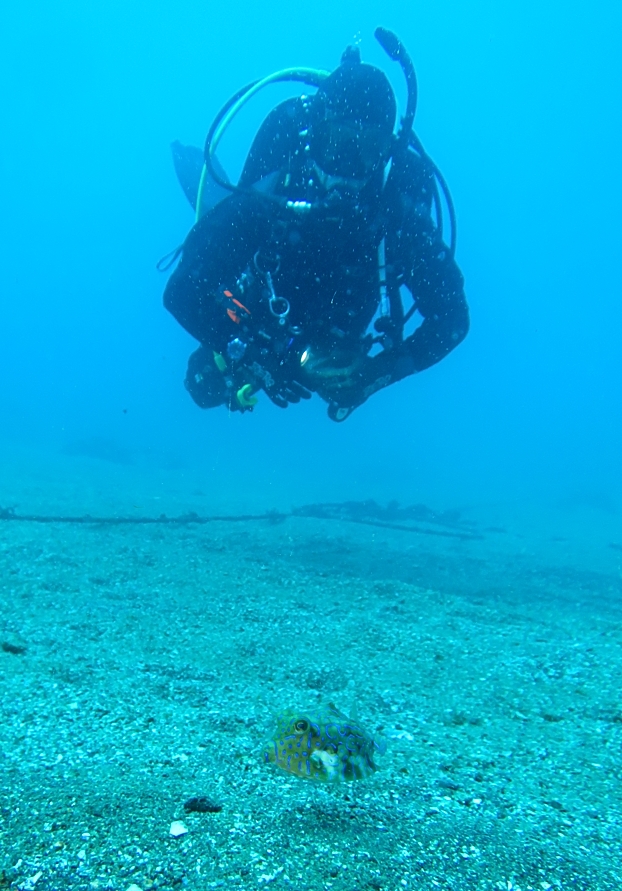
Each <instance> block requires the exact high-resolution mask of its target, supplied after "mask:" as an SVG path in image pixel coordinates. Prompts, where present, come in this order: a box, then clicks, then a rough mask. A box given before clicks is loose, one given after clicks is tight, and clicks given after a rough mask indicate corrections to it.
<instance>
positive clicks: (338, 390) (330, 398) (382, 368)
mask: <svg viewBox="0 0 622 891" xmlns="http://www.w3.org/2000/svg"><path fill="white" fill-rule="evenodd" d="M393 363H394V358H393V357H392V356H390V355H389V354H388V353H386V352H385V353H379V354H378V355H376V356H364V357H360V358H359V359H358V361H357V362H356V364H354V365H353V366H350V368H348V369H347V371H346V373H341V374H336V375H332V376H330V375H326V374H325V375H324V376H322V378H321V379H318V380H316V382H315V383H316V386H315V389H316V390H317V392H318V394H319V395H320V396H321V397H322V399H324V400H325V401H326V402H330V403H332V404H334V405H336V406H339V407H342V408H349V409H355V408H357V407H358V406H359V405H362V404H363V403H364V402H366V401H367V399H369V397H370V396H371V395H372V394H373V393H376V392H377V391H378V390H381V389H382V388H383V387H386V386H388V385H389V384H390V383H391V381H392V380H393V374H392V371H393Z"/></svg>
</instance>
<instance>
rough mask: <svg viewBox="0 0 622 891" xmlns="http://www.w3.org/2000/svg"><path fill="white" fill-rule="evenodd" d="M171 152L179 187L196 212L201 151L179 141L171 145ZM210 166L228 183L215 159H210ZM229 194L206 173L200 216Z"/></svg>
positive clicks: (201, 168) (201, 158) (225, 175)
mask: <svg viewBox="0 0 622 891" xmlns="http://www.w3.org/2000/svg"><path fill="white" fill-rule="evenodd" d="M171 150H172V152H173V164H174V165H175V173H176V174H177V179H178V180H179V185H180V186H181V187H182V189H183V192H184V195H185V196H186V198H187V199H188V201H189V202H190V204H191V205H192V208H193V210H195V211H196V209H197V194H198V191H199V182H200V181H201V171H202V170H203V150H202V149H200V148H197V147H196V146H194V145H182V144H181V142H179V141H176V142H173V143H172V145H171ZM212 164H213V165H214V169H215V170H216V173H217V174H218V175H219V176H220V177H221V178H222V179H224V180H226V181H227V182H229V177H228V176H227V174H226V173H225V171H224V169H223V167H222V165H221V163H220V161H219V160H218V159H217V158H212ZM230 194H231V192H230V191H229V190H228V189H225V188H223V186H220V185H218V183H216V182H214V180H213V179H212V177H211V176H210V175H209V173H208V174H207V177H206V181H205V184H204V186H203V195H202V198H201V213H200V216H203V214H204V213H207V211H208V210H210V209H211V208H212V207H214V205H216V204H218V202H219V201H222V199H223V198H226V196H227V195H230Z"/></svg>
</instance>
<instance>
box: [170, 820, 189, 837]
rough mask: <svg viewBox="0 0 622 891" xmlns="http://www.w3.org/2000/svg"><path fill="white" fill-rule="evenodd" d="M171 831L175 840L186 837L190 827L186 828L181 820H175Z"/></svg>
mask: <svg viewBox="0 0 622 891" xmlns="http://www.w3.org/2000/svg"><path fill="white" fill-rule="evenodd" d="M169 831H170V834H171V835H172V836H173V838H179V836H180V835H185V834H186V833H187V832H188V827H187V826H184V824H183V823H182V822H181V820H173V822H172V823H171V828H170V830H169Z"/></svg>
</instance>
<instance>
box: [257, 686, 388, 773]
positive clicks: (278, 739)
mask: <svg viewBox="0 0 622 891" xmlns="http://www.w3.org/2000/svg"><path fill="white" fill-rule="evenodd" d="M385 748H386V746H385V744H384V742H383V741H382V740H379V739H377V738H374V737H373V736H370V734H368V733H367V732H366V731H365V730H364V729H363V728H362V727H361V725H360V724H359V723H358V721H356V720H353V719H352V718H348V716H347V715H344V714H343V712H340V711H339V709H337V708H336V707H335V706H334V705H333V703H332V702H330V703H328V705H326V706H324V707H321V708H317V707H316V708H315V709H309V710H308V711H305V712H299V711H295V710H292V709H290V710H289V711H286V712H283V714H281V715H279V716H278V718H277V728H276V732H275V734H274V737H273V739H272V741H271V742H270V744H269V745H268V746H266V748H265V749H264V752H263V760H264V762H265V763H266V764H275V765H276V766H277V767H279V768H280V769H281V770H284V771H286V772H287V773H291V774H294V776H297V777H302V778H303V779H309V780H318V781H320V782H326V783H339V782H344V781H345V782H351V781H352V780H362V779H365V777H368V776H369V775H370V774H372V773H373V772H374V771H375V770H376V765H375V764H374V754H375V753H376V752H379V753H380V754H382V753H383V752H384V751H385Z"/></svg>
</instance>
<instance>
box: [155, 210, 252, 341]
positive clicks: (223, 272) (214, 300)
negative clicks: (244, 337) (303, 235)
mask: <svg viewBox="0 0 622 891" xmlns="http://www.w3.org/2000/svg"><path fill="white" fill-rule="evenodd" d="M265 222H266V207H265V204H264V203H262V202H261V200H260V199H258V198H257V197H256V196H253V195H250V194H234V195H231V196H230V197H229V198H226V199H225V200H224V201H221V202H220V204H218V205H216V207H214V208H213V209H212V210H211V211H209V212H208V213H207V214H206V215H205V216H204V217H202V218H201V220H199V222H198V223H197V224H196V225H195V226H193V228H192V229H191V230H190V232H189V234H188V237H187V238H186V241H185V242H184V247H183V252H182V257H181V261H180V263H179V265H178V266H177V268H176V269H175V271H174V272H173V274H172V275H171V277H170V279H169V281H168V283H167V285H166V289H165V291H164V306H165V307H166V309H168V310H169V312H170V313H172V315H173V316H174V317H175V318H176V319H177V321H178V322H179V323H180V325H182V326H183V327H184V328H185V329H186V331H188V333H189V334H191V335H192V336H193V337H195V338H196V339H197V340H198V341H200V342H201V343H203V344H206V345H208V346H210V347H211V348H212V349H215V350H218V351H220V350H222V349H223V348H224V345H225V344H226V342H227V337H228V335H230V329H231V327H232V324H231V319H230V318H229V317H228V316H227V312H226V306H225V305H224V303H226V300H225V301H224V303H223V302H222V295H223V291H224V290H225V289H227V288H229V287H231V285H232V284H233V282H235V280H236V278H237V277H238V276H239V275H240V273H241V271H242V270H243V269H244V267H245V265H246V264H247V263H248V262H249V260H250V259H252V257H253V254H254V253H255V251H257V250H258V248H259V247H260V245H261V243H262V231H264V232H265V230H266V228H267V227H266V225H265ZM262 224H263V225H262Z"/></svg>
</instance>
